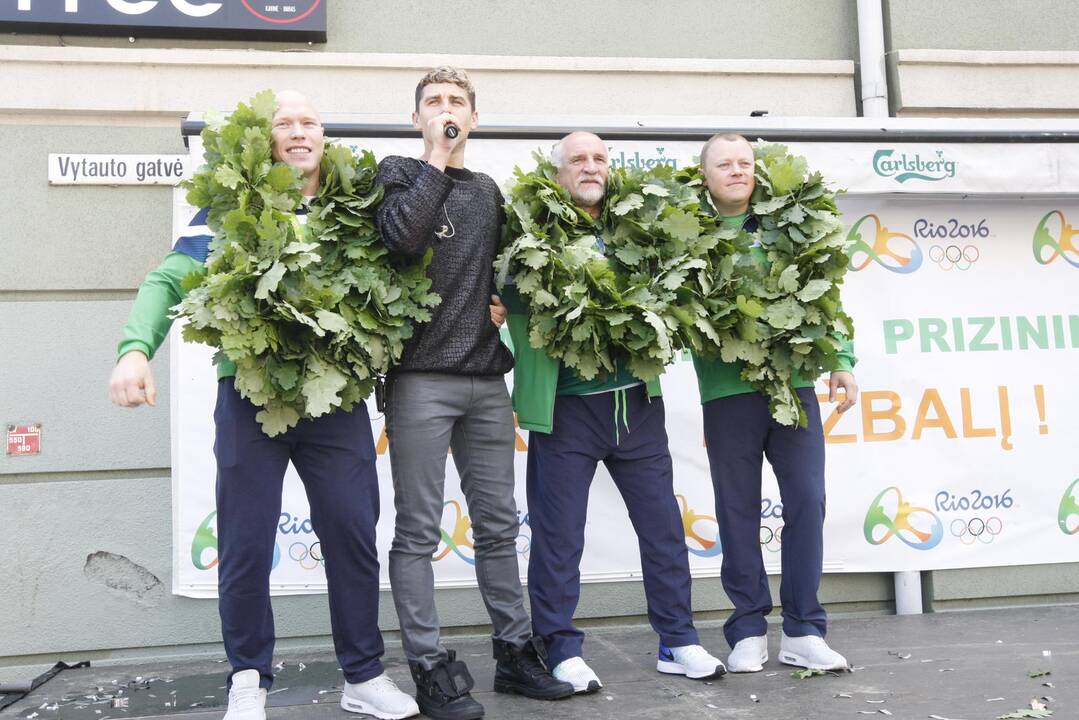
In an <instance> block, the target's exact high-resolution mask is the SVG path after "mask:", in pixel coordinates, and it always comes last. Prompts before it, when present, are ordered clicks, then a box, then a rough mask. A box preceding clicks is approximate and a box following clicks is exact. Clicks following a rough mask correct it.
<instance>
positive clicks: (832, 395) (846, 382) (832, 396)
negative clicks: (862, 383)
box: [828, 370, 858, 412]
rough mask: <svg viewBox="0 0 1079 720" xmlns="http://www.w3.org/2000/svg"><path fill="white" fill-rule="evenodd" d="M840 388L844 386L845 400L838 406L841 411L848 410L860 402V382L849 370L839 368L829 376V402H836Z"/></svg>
mask: <svg viewBox="0 0 1079 720" xmlns="http://www.w3.org/2000/svg"><path fill="white" fill-rule="evenodd" d="M839 388H843V393H844V397H843V402H841V403H840V404H839V407H837V408H836V410H837V411H839V412H846V411H847V410H850V409H851V408H852V407H854V403H856V402H858V383H857V381H855V379H854V375H853V374H852V373H849V372H844V371H842V370H837V371H835V372H833V373H832V375H831V377H829V378H828V402H835V401H836V398H837V396H838V393H837V392H836V391H837V390H838V389H839Z"/></svg>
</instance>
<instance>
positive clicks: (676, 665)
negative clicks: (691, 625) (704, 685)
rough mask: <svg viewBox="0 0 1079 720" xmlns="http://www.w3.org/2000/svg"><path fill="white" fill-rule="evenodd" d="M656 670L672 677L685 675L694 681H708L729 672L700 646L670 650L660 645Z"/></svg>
mask: <svg viewBox="0 0 1079 720" xmlns="http://www.w3.org/2000/svg"><path fill="white" fill-rule="evenodd" d="M656 670H658V671H660V672H661V673H668V674H670V675H685V676H686V677H687V678H691V679H693V680H708V679H709V678H715V677H719V676H720V675H722V674H723V673H725V672H727V668H726V667H724V665H723V661H722V660H720V659H719V658H717V657H713V656H712V655H710V654H709V653H708V651H707V650H705V649H704V648H703V647H701V646H700V645H683V646H682V647H672V648H669V647H667V646H666V645H663V644H662V643H660V646H659V655H658V656H657V658H656Z"/></svg>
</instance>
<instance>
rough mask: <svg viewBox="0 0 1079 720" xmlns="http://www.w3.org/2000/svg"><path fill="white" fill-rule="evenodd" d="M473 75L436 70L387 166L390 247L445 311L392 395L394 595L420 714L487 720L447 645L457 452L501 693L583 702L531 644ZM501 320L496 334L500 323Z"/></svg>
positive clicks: (508, 360)
mask: <svg viewBox="0 0 1079 720" xmlns="http://www.w3.org/2000/svg"><path fill="white" fill-rule="evenodd" d="M475 103H476V95H475V89H474V88H473V86H472V82H471V80H470V79H469V78H468V75H467V74H466V73H465V72H464V71H463V70H459V69H457V68H452V67H439V68H435V69H434V70H432V71H431V72H429V73H427V75H425V76H424V77H423V79H421V80H420V83H419V85H418V86H417V88H416V106H415V112H413V114H412V124H413V127H415V128H416V129H417V130H419V131H420V132H421V133H422V135H423V145H424V151H423V155H422V156H421V157H420V158H419V159H415V158H406V157H401V156H389V157H386V158H384V159H383V160H382V162H381V163H380V164H379V182H380V183H382V184H383V186H384V188H385V199H384V200H383V203H382V205H381V206H380V208H379V211H378V225H379V230H380V231H381V233H382V238H383V242H384V243H385V244H386V247H387V248H388V249H389V250H390V252H391V253H394V254H397V255H402V256H406V257H417V256H422V255H424V254H425V253H427V252H429V251H430V252H432V253H433V255H432V259H431V263H430V265H429V267H428V270H427V273H428V276H429V277H430V278H431V281H432V291H433V292H436V293H438V295H439V296H440V297H441V298H442V302H441V304H440V305H439V306H438V307H437V308H435V309H434V311H433V312H432V318H431V320H430V321H429V322H427V323H424V324H421V325H418V326H417V327H416V332H415V335H414V336H413V337H412V338H411V339H410V340H409V341H408V343H407V344H406V346H405V350H404V352H403V354H402V357H401V361H400V363H399V365H398V366H397V367H396V368H395V369H394V370H393V372H392V373H391V375H390V379H389V384H388V387H387V407H386V431H387V434H388V436H389V444H390V462H391V465H392V469H393V484H394V504H395V507H396V511H397V522H396V529H395V534H394V539H393V545H392V547H391V549H390V568H389V569H390V584H391V586H392V588H393V596H394V604H395V605H396V607H397V615H398V617H399V618H400V621H401V637H402V642H403V645H404V650H405V655H406V657H407V658H408V661H409V666H410V668H411V670H412V677H413V679H414V680H415V681H416V700H417V702H418V703H419V706H420V709H421V710H422V711H423V712H424V713H425V714H426V715H428V716H430V717H433V718H454V719H459V718H478V717H482V715H483V706H482V705H480V704H479V703H478V702H476V701H475V700H474V699H473V698H472V697H471V695H469V690H470V689H471V688H472V687H473V681H472V678H471V676H470V675H469V673H468V670H467V668H466V667H465V664H464V663H463V662H462V661H460V660H457V659H456V654H455V653H454V651H452V650H447V649H446V648H444V647H443V646H442V644H441V642H440V640H439V619H438V612H437V609H436V608H435V599H434V575H433V571H432V567H431V564H432V555H433V554H434V552H435V550H436V549H437V547H438V544H439V541H440V539H441V528H440V521H441V518H442V508H443V504H444V485H445V470H446V456H447V451H448V450H450V449H452V451H453V461H454V464H455V465H456V466H457V471H458V474H459V475H460V477H461V490H462V491H463V492H464V495H465V499H466V501H467V504H468V510H469V515H470V517H471V520H472V531H473V539H474V543H475V553H476V579H477V581H478V582H479V587H480V593H481V595H482V597H483V601H484V604H485V605H486V607H487V612H488V614H489V615H490V617H491V622H492V624H493V626H494V633H493V637H492V642H493V646H494V656H495V658H496V660H497V661H498V663H497V667H496V670H495V684H494V689H495V691H496V692H513V693H519V694H521V695H525V696H528V697H533V698H539V699H557V698H562V697H568V696H570V695H572V694H573V687H572V686H571V685H570V684H568V683H563V682H559V681H557V680H555V679H554V678H553V677H552V676H551V674H550V673H549V672H548V671H547V668H546V667H545V666H544V664H543V662H542V659H543V657H544V656H545V650H544V647H543V644H542V642H540V641H539V640H538V639H534V638H532V632H531V622H530V620H529V617H528V613H527V612H526V611H525V607H524V595H523V592H522V589H521V582H520V576H519V570H518V565H517V549H516V540H517V535H518V530H519V524H518V517H517V506H516V503H515V501H514V498H513V490H514V471H513V453H514V440H515V435H514V427H513V410H512V408H511V405H510V398H509V393H508V392H507V390H506V383H505V380H504V378H503V376H504V374H505V373H506V372H508V371H509V370H510V369H511V368H512V367H513V357H512V355H511V354H510V352H509V350H508V348H506V347H505V346H504V345H503V344H502V341H501V339H500V337H499V333H498V327H497V323H500V322H501V320H502V317H501V316H499V317H497V318H496V317H494V315H495V313H496V311H500V310H501V305H500V304H496V305H495V307H494V308H491V307H490V306H489V303H491V302H492V301H494V300H496V299H495V298H492V290H493V270H492V264H493V262H494V257H495V252H496V249H497V246H498V243H499V239H500V235H501V228H502V223H503V213H502V203H503V199H502V194H501V192H500V191H499V189H498V186H497V185H496V184H495V182H494V180H492V179H491V178H490V177H488V176H487V175H484V174H482V173H477V172H472V171H470V170H468V169H467V168H465V165H464V154H465V142H466V140H467V139H468V134H469V132H470V131H471V130H472V129H474V128H475V127H476V125H477V123H478V115H477V114H476V109H475V107H476V104H475ZM492 319H495V320H496V322H492Z"/></svg>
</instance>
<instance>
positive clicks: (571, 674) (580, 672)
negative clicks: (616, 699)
mask: <svg viewBox="0 0 1079 720" xmlns="http://www.w3.org/2000/svg"><path fill="white" fill-rule="evenodd" d="M551 674H552V675H554V676H555V679H556V680H561V681H562V682H568V683H569V684H570V685H572V686H573V692H575V693H577V694H578V695H583V694H585V693H594V692H596V691H597V690H599V689H600V688H601V687H603V683H601V682H600V681H599V678H598V677H597V676H596V673H594V672H592V668H590V667H588V665H587V664H585V661H584V660H582V659H581V658H580V657H579V656H576V657H571V658H566V659H565V660H563V661H562V662H560V663H558V664H557V665H555V666H554V670H552V671H551Z"/></svg>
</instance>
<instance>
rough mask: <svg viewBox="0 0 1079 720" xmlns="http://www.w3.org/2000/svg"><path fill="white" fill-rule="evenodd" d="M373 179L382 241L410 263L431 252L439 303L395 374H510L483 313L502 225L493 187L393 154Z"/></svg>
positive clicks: (483, 179)
mask: <svg viewBox="0 0 1079 720" xmlns="http://www.w3.org/2000/svg"><path fill="white" fill-rule="evenodd" d="M378 180H379V182H380V183H382V185H383V186H384V187H385V199H384V200H383V201H382V204H381V205H380V206H379V208H378V228H379V231H380V232H381V233H382V241H383V242H384V243H385V244H386V247H387V248H388V249H389V250H390V252H392V253H396V254H399V255H405V256H410V257H417V256H421V255H423V254H424V253H425V252H427V249H428V248H431V247H433V248H434V257H433V258H432V260H431V264H430V266H429V267H428V268H427V276H428V277H429V278H431V283H432V288H431V289H432V290H433V291H434V292H436V293H438V294H439V296H440V297H441V298H442V302H441V303H439V305H438V307H436V308H435V309H434V310H433V311H432V318H431V320H430V321H429V322H426V323H422V324H419V325H417V326H416V330H415V334H414V335H413V336H412V338H411V339H409V340H408V342H407V343H406V344H405V349H404V353H403V354H402V356H401V361H400V363H399V364H398V365H397V367H396V371H398V372H443V373H452V374H455V375H502V374H504V373H506V372H508V371H509V370H510V369H511V368H512V367H513V356H512V355H511V354H510V351H509V349H508V348H507V347H506V346H505V345H503V344H502V341H501V339H500V338H499V335H498V329H497V328H496V327H495V326H494V323H492V322H491V316H490V311H489V309H488V306H489V305H490V301H491V293H492V292H493V287H494V270H493V267H492V266H493V263H494V258H495V252H496V250H497V248H498V243H499V240H500V237H501V230H502V220H503V212H502V193H501V192H500V191H499V189H498V185H496V184H495V181H494V180H492V179H491V178H490V177H488V176H487V175H484V174H483V173H474V172H471V171H469V170H464V169H460V170H459V169H455V168H446V172H445V173H442V172H440V171H438V170H437V169H435V168H433V167H431V166H430V165H428V164H427V163H425V162H423V161H422V160H416V159H413V158H406V157H400V156H398V155H391V156H389V157H387V158H384V159H383V160H382V162H380V163H379V166H378ZM436 233H438V234H436ZM439 235H441V237H439Z"/></svg>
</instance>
